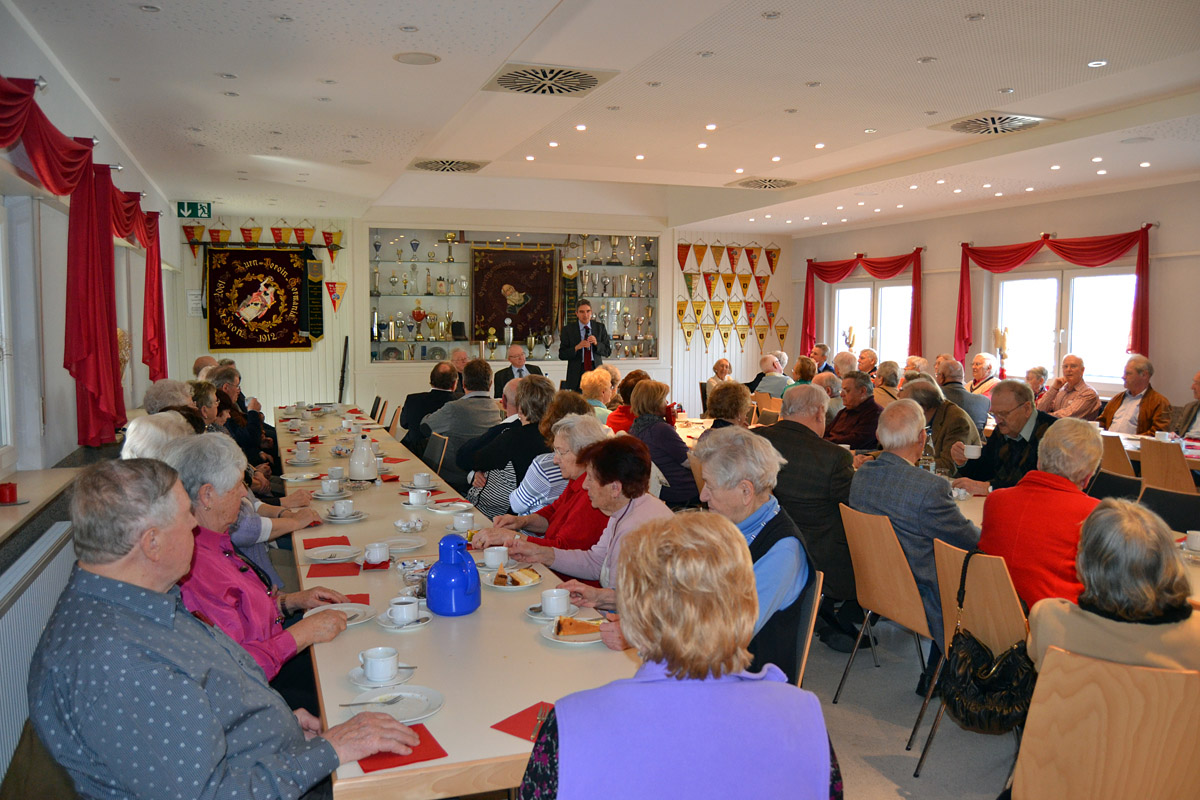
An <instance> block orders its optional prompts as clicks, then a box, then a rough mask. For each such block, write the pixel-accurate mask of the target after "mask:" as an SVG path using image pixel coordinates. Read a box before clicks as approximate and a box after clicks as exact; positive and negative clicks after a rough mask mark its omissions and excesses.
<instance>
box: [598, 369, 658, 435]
mask: <svg viewBox="0 0 1200 800" xmlns="http://www.w3.org/2000/svg"><path fill="white" fill-rule="evenodd" d="M649 378H650V373H648V372H646V371H645V370H644V369H635V370H634V371H633V372H631V373H629V374H628V375H626V376H625V377H624V378H623V379H622V380H621V384H620V385H619V386H617V394H618V395H620V397H621V405H619V406H617V407H616V408H614V409H613V412H612V413H611V414H609V415H608V419H607V420H605V422H604V424H605V425H607V426H608V427H610V428H612V429H613V432H614V433H622V432H624V433H629V426H630V425H632V424H633V420H634V419H636V415H635V414H634V413H633V409H631V408H630V407H629V401H630V398H632V397H633V387H635V386H637V385H638V384H639V383H641V382H642V381H644V380H648V379H649Z"/></svg>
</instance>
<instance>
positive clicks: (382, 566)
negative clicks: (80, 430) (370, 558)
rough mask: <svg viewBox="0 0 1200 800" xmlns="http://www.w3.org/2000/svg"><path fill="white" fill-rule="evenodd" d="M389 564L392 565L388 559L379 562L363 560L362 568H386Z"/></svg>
mask: <svg viewBox="0 0 1200 800" xmlns="http://www.w3.org/2000/svg"><path fill="white" fill-rule="evenodd" d="M391 565H392V562H390V561H384V562H383V563H381V564H368V563H366V562H363V566H362V568H363V569H387V568H388V567H390V566H391Z"/></svg>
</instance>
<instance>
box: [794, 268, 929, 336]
mask: <svg viewBox="0 0 1200 800" xmlns="http://www.w3.org/2000/svg"><path fill="white" fill-rule="evenodd" d="M859 266H861V267H862V268H863V269H865V270H866V271H867V274H868V275H870V276H871V277H872V278H878V279H880V280H886V279H887V278H894V277H896V276H897V275H899V274H900V273H902V272H904V270H906V269H908V268H909V267H912V314H911V316H910V317H909V321H908V354H909V355H914V356H915V355H920V354H921V347H922V344H921V248H920V247H918V248H916V249H915V250H913V251H912V252H911V253H906V254H905V255H902V256H893V257H891V258H865V257H863V256H862V254H858V255H856V256H855V257H854V258H851V259H847V260H845V261H813V260H812V259H811V258H810V259H808V271H807V273H806V275H805V278H804V314H803V319H802V320H801V323H800V352H801V353H803V354H807V353H808V352H810V351H811V350H812V348H813V345H815V344H816V343H817V305H816V298H815V296H814V292H813V289H814V278H820V279H821V280H823V281H825V282H826V283H840V282H841V281H843V280H845V279H846V278H847V277H848V276H849V275H850V273H851V272H853V271H854V268H855V267H859Z"/></svg>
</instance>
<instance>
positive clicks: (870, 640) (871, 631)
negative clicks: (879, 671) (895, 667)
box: [859, 611, 881, 667]
mask: <svg viewBox="0 0 1200 800" xmlns="http://www.w3.org/2000/svg"><path fill="white" fill-rule="evenodd" d="M871 613H872V612H870V611H868V612H867V613H866V614H865V615H864V616H863V627H864V628H866V629H867V644H868V645H870V647H871V658H873V659H875V666H876V667H878V666H879V653H878V652H877V651H876V650H875V628H874V626H872V625H871ZM880 619H881V617H880V616H879V615H878V614H876V615H875V621H876V622H878V621H879V620H880ZM861 632H862V631H861V630H860V631H859V633H861Z"/></svg>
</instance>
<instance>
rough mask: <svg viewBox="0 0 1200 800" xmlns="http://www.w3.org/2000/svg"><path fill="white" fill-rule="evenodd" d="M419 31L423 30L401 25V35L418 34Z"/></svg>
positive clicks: (413, 26)
mask: <svg viewBox="0 0 1200 800" xmlns="http://www.w3.org/2000/svg"><path fill="white" fill-rule="evenodd" d="M419 30H421V29H420V28H418V27H417V26H416V25H401V26H400V32H401V33H416V32H417V31H419Z"/></svg>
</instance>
